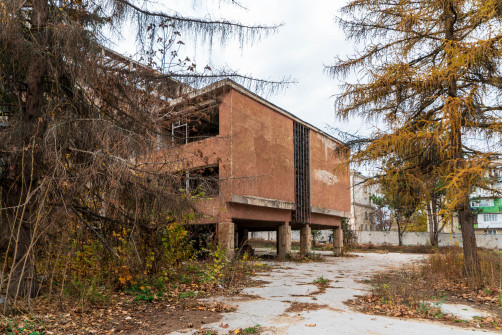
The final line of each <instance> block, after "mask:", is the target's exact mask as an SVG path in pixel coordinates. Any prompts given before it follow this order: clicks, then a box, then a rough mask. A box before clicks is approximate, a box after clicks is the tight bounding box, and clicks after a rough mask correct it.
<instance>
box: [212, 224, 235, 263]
mask: <svg viewBox="0 0 502 335" xmlns="http://www.w3.org/2000/svg"><path fill="white" fill-rule="evenodd" d="M235 235H236V234H235V224H234V223H233V222H220V223H218V227H217V232H216V236H217V239H218V243H219V244H220V248H221V249H222V250H224V251H225V256H226V257H227V258H229V259H233V258H234V256H235Z"/></svg>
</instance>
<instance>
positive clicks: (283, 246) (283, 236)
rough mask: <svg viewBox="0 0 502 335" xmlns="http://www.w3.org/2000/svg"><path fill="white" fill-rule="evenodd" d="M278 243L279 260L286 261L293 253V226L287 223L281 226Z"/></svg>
mask: <svg viewBox="0 0 502 335" xmlns="http://www.w3.org/2000/svg"><path fill="white" fill-rule="evenodd" d="M277 241H278V243H277V248H278V249H277V255H279V259H286V256H287V255H288V254H290V253H291V226H290V225H289V224H288V223H287V222H286V223H284V224H283V225H280V226H279V231H278V234H277Z"/></svg>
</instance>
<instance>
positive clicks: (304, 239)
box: [300, 224, 312, 257]
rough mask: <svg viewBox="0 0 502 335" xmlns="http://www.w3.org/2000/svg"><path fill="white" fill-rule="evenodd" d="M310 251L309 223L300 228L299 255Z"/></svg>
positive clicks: (310, 233)
mask: <svg viewBox="0 0 502 335" xmlns="http://www.w3.org/2000/svg"><path fill="white" fill-rule="evenodd" d="M311 252H312V230H311V227H310V225H309V224H306V225H304V226H303V227H302V228H301V229H300V257H304V256H307V255H309V254H310V253H311Z"/></svg>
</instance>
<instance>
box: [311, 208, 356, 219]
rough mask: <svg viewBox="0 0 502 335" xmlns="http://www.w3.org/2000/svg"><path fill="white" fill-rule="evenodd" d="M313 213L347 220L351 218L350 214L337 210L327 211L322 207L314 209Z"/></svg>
mask: <svg viewBox="0 0 502 335" xmlns="http://www.w3.org/2000/svg"><path fill="white" fill-rule="evenodd" d="M312 213H316V214H323V215H329V216H338V217H341V218H347V219H348V218H350V217H351V215H350V213H349V212H344V211H339V210H336V209H326V208H322V207H312Z"/></svg>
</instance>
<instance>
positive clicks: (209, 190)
mask: <svg viewBox="0 0 502 335" xmlns="http://www.w3.org/2000/svg"><path fill="white" fill-rule="evenodd" d="M180 189H183V190H184V191H185V192H186V193H187V194H191V195H193V196H200V197H213V196H217V195H218V194H219V192H220V177H219V168H218V166H217V165H215V166H206V167H203V168H198V169H193V170H188V171H186V172H185V174H184V176H183V178H181V187H180Z"/></svg>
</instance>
